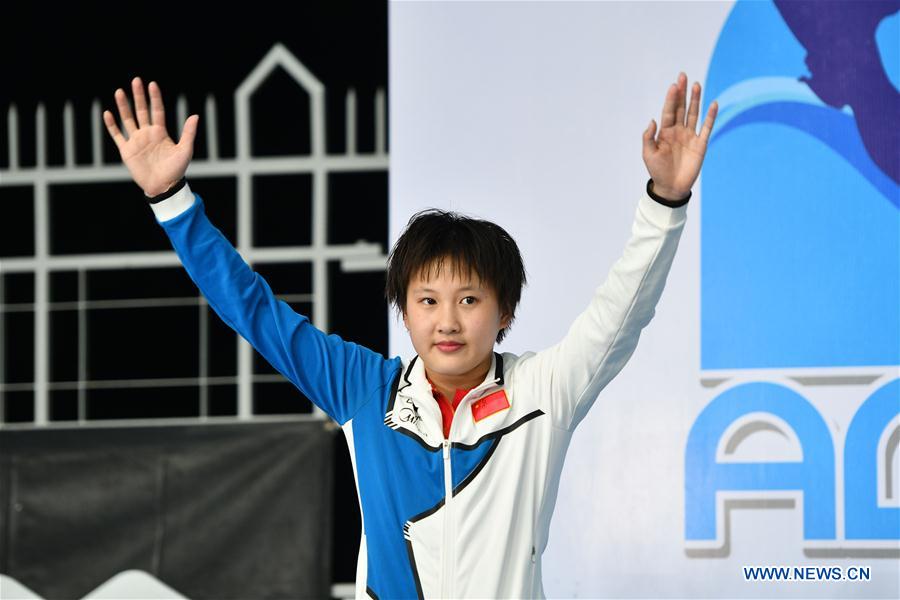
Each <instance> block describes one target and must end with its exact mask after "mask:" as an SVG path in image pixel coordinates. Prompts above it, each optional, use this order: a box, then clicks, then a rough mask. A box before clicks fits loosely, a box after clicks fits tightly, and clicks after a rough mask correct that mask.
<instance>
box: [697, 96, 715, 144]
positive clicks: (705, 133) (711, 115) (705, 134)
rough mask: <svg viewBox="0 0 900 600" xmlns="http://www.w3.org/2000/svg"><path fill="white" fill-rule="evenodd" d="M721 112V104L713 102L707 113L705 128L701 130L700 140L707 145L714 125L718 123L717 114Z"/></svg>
mask: <svg viewBox="0 0 900 600" xmlns="http://www.w3.org/2000/svg"><path fill="white" fill-rule="evenodd" d="M718 112H719V103H718V102H716V101H715V100H713V101H712V102H711V103H710V105H709V110H708V111H707V112H706V119H704V120H703V127H702V128H701V129H700V139H701V141H703V143H704V144H705V143H707V141H708V140H709V136H710V134H711V133H712V128H713V123H715V122H716V114H717V113H718Z"/></svg>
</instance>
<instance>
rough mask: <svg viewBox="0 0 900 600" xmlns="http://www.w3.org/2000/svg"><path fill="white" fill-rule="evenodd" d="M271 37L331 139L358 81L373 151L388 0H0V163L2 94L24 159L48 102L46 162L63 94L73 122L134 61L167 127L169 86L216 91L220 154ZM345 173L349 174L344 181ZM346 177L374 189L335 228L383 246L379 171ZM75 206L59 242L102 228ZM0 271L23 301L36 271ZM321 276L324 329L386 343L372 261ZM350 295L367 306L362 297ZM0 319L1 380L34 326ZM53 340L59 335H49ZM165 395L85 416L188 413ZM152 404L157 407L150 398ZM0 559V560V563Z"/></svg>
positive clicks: (9, 223)
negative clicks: (0, 9) (307, 75)
mask: <svg viewBox="0 0 900 600" xmlns="http://www.w3.org/2000/svg"><path fill="white" fill-rule="evenodd" d="M276 42H280V43H282V44H284V45H285V46H286V47H287V48H288V49H289V50H290V51H291V52H292V53H293V54H294V55H295V56H297V58H298V59H299V60H300V61H301V62H302V63H303V64H304V65H305V66H306V67H307V68H309V69H310V71H311V72H312V73H313V74H314V75H315V76H316V77H318V78H319V79H320V80H321V81H322V82H323V83H324V85H325V87H326V90H327V96H326V98H327V112H328V122H327V139H328V148H327V149H328V152H330V153H340V152H343V151H344V150H345V148H344V129H343V116H342V115H341V111H342V109H343V104H344V92H345V91H346V89H347V88H350V87H352V88H354V89H356V90H357V91H358V95H359V102H358V105H359V110H358V114H357V122H358V140H359V142H358V143H359V149H360V151H361V152H366V151H370V150H371V149H372V148H373V147H374V134H373V133H372V132H373V126H372V123H373V117H372V114H371V111H370V109H369V108H367V104H366V102H367V101H368V102H371V97H372V95H373V94H374V91H375V89H376V88H377V87H383V88H386V87H387V3H386V2H368V1H360V2H344V1H335V0H329V1H325V0H322V1H319V2H301V3H277V2H272V1H269V0H265V1H257V2H253V3H243V4H242V3H238V4H232V5H227V4H222V3H219V4H214V3H190V2H168V1H164V2H151V3H130V2H129V3H123V2H100V3H96V2H86V3H40V2H13V3H7V4H6V5H5V6H4V16H3V18H2V19H0V76H2V82H3V83H2V85H0V141H2V143H0V167H7V166H8V165H9V152H8V149H7V146H6V143H5V141H6V139H7V134H8V132H7V121H6V113H7V108H8V107H9V105H10V104H11V103H14V104H15V105H16V107H17V110H18V113H19V118H18V120H19V132H20V136H19V139H20V150H19V161H20V165H21V166H23V167H29V166H33V165H34V164H35V146H34V135H35V124H34V111H35V107H36V105H37V103H38V102H39V101H40V102H42V103H44V104H45V106H46V108H47V114H48V131H47V144H48V153H49V164H61V163H62V156H63V149H62V137H63V136H62V125H61V119H59V118H58V115H61V113H62V106H63V103H64V102H65V101H71V102H72V103H73V106H74V109H75V112H76V120H78V119H81V121H80V122H83V121H84V119H83V118H81V117H82V116H84V115H86V114H87V111H88V109H89V105H90V102H92V101H93V100H94V99H95V98H99V99H100V100H101V102H102V108H104V109H107V108H109V109H112V108H113V95H112V94H113V91H114V90H115V89H116V88H117V87H123V88H125V89H126V90H127V89H128V88H129V83H130V81H131V78H132V77H134V76H135V75H140V76H141V77H143V78H144V81H145V83H147V82H149V81H150V80H156V81H157V82H159V83H160V85H161V87H162V90H163V93H164V97H165V99H166V109H167V120H168V121H169V132H170V135H172V136H173V137H175V138H176V139H177V136H178V135H180V132H181V123H178V124H175V122H174V119H175V110H174V101H175V98H176V96H177V95H179V94H184V95H185V97H186V98H187V100H188V102H189V105H190V109H189V110H190V112H191V113H193V112H198V111H199V108H198V107H199V106H202V102H203V99H204V98H205V97H206V95H207V94H214V95H215V96H216V100H217V102H218V114H219V118H218V121H219V126H220V136H219V138H220V143H221V145H222V149H221V153H220V154H221V155H222V156H225V157H228V156H233V154H234V135H233V120H232V118H231V114H232V110H233V106H231V104H230V103H231V101H232V94H233V90H234V89H235V87H236V86H237V84H238V83H239V82H240V81H242V80H243V79H244V78H245V77H246V76H247V74H248V73H249V72H250V70H251V69H252V68H253V67H254V66H255V65H256V64H257V63H258V62H259V60H260V58H261V57H262V56H263V55H264V54H265V53H266V52H267V51H268V50H269V49H270V48H271V47H272V46H273V44H275V43H276ZM275 92H276V93H277V88H276V90H275ZM79 115H81V116H79ZM204 125H205V124H204V122H203V119H202V118H201V124H200V130H199V131H198V136H197V144H196V147H195V158H203V157H205V156H206V152H207V149H206V148H205V131H204ZM81 127H83V125H81ZM260 130H262V131H264V130H265V128H260ZM77 134H78V135H79V136H80V138H79V139H80V140H83V139H85V138H86V137H89V136H87V135H86V134H84V132H83V131H80V130H79V131H78V132H77ZM103 144H104V149H103V158H104V162H105V163H106V164H119V159H118V154H117V152H116V149H115V146H114V144H113V143H112V141H111V140H110V139H109V138H108V136H106V135H105V134H104V138H103ZM254 144H255V146H259V145H261V146H267V144H268V146H267V150H268V151H269V152H272V153H278V151H279V150H281V149H280V148H278V147H277V146H278V143H277V141H275V140H271V139H262V140H254ZM89 160H90V150H88V149H85V148H83V147H82V146H81V145H80V144H79V145H78V146H77V147H76V162H77V163H85V162H88V161H89ZM214 185H215V182H211V183H208V184H207V186H210V187H207V188H206V190H207V191H208V192H209V195H211V194H212V191H209V190H210V189H212V190H215V189H216V188H215V187H212V186H214ZM354 185H356V186H357V187H356V188H354V187H353V186H354ZM349 187H350V189H349V190H348V191H347V192H346V193H348V194H350V195H352V194H353V193H354V192H358V191H360V190H361V188H362V191H364V192H365V193H366V194H368V195H369V196H370V197H371V196H373V195H374V196H375V197H376V199H377V201H376V202H374V203H369V204H370V205H371V208H370V209H368V212H367V211H366V210H361V211H356V212H354V211H344V212H343V213H342V219H343V221H342V224H341V227H342V228H343V230H344V231H346V232H350V233H347V234H344V235H345V236H346V235H349V236H351V237H352V239H353V240H355V239H357V238H359V237H365V238H366V239H368V240H370V241H379V242H381V243H382V246H383V247H384V248H385V250H386V249H387V248H386V244H387V222H388V221H387V179H386V174H385V175H382V176H375V178H374V179H373V178H372V177H368V178H362V179H360V180H359V181H358V182H355V183H354V182H351V185H350V186H349ZM195 188H196V189H195V191H198V192H199V193H203V192H204V189H203V188H202V187H199V185H198V186H195ZM373 188H374V189H373ZM122 190H123V194H124V195H130V196H131V197H133V198H134V201H135V205H134V208H133V209H132V208H129V209H128V210H134V211H145V210H146V207H144V206H141V205H140V203H141V196H140V192H139V190H137V188H136V187H135V186H134V185H133V184H130V186H125V187H124V188H122ZM17 200H18V199H17V197H16V196H15V194H14V193H12V191H11V190H9V189H7V188H3V187H0V207H2V210H3V214H4V218H3V219H2V220H0V256H4V255H5V256H11V255H22V254H26V255H27V253H28V246H29V244H32V246H33V240H31V239H30V236H31V235H32V234H31V233H30V232H29V230H30V228H31V224H33V221H30V219H32V218H33V216H32V210H33V209H32V205H30V204H25V203H20V202H18V201H17ZM207 202H208V200H207ZM208 203H209V202H208ZM89 217H92V218H89ZM51 218H52V216H51ZM78 218H79V217H78V215H77V214H76V215H66V219H65V221H64V222H62V221H61V219H60V218H57V220H56V221H55V222H51V228H53V229H54V231H57V232H59V236H60V239H61V242H60V243H62V244H65V243H79V240H84V239H105V238H98V237H97V236H94V235H85V233H84V232H83V231H81V230H79V229H78V226H79V225H84V226H85V227H90V223H88V221H96V220H97V219H96V215H90V214H89V213H84V217H83V219H84V221H85V223H83V224H80V223H78V221H77V219H78ZM117 218H120V216H117ZM121 218H123V219H124V218H125V217H121ZM128 218H134V219H136V220H139V219H143V222H144V224H145V225H142V227H143V226H146V227H147V228H149V229H153V228H154V227H155V223H153V220H152V217H151V216H150V215H149V212H148V213H147V214H144V213H143V212H140V213H139V214H136V215H132V216H129V217H128ZM70 219H75V221H74V222H73V221H71V220H70ZM333 223H334V220H332V224H333ZM216 224H217V225H219V226H221V227H222V228H223V229H227V228H228V227H229V226H230V224H229V222H228V217H227V216H226V215H223V216H221V218H220V219H218V220H216ZM332 226H333V225H332ZM65 227H71V228H72V231H71V233H67V232H66V230H65ZM61 228H62V229H61ZM132 231H133V232H134V231H137V229H136V228H135V229H133V230H132ZM360 232H364V233H363V234H361V233H360ZM146 235H147V236H151V237H152V236H157V237H156V238H153V239H152V240H151V242H148V243H152V244H161V245H162V246H161V247H166V246H165V244H166V240H165V238H164V236H163V235H162V234H161V232H158V231H156V230H154V231H153V232H150V233H146ZM329 235H330V236H332V237H340V236H341V235H342V234H341V232H340V231H337V232H330V234H329ZM136 237H139V236H136ZM102 243H105V242H101V244H102ZM23 247H24V248H25V250H24V251H22V248H23ZM89 250H90V249H89ZM101 250H102V248H100V249H95V250H94V251H101ZM332 267H334V266H333V265H332ZM7 277H8V279H7V280H5V281H4V283H5V293H6V296H7V297H6V299H5V301H10V297H15V296H16V295H17V294H20V295H22V296H23V297H24V298H25V301H28V300H27V299H28V295H29V293H30V289H31V288H32V286H33V279H28V277H23V276H20V275H17V276H11V275H7ZM328 281H329V288H330V294H329V297H330V298H331V306H330V315H331V316H330V324H331V327H330V329H331V331H332V332H335V333H338V334H340V335H341V336H343V337H345V338H346V339H352V340H354V341H357V342H360V343H363V344H365V345H367V346H369V347H371V348H373V349H375V350H377V351H381V352H386V350H387V316H386V314H387V311H386V305H385V303H384V300H383V298H382V289H381V288H382V285H383V275H382V274H379V273H375V274H355V275H353V276H347V275H346V274H342V273H341V272H340V270H339V269H337V268H330V269H329V279H328ZM273 287H276V286H274V285H273ZM278 292H279V290H278V289H276V293H278ZM361 306H362V307H364V308H362V309H361V308H360V307H361ZM6 325H7V326H6V328H5V333H3V341H2V343H3V344H5V345H6V346H5V349H6V352H4V357H5V359H4V360H6V361H7V362H6V365H5V366H6V368H5V373H6V377H7V381H12V380H16V378H18V380H19V381H29V374H30V372H31V371H33V366H34V365H33V363H32V362H29V361H30V358H29V357H30V356H31V355H33V341H32V336H31V335H28V332H29V331H30V330H28V329H27V324H26V326H24V327H22V328H19V329H16V328H14V325H15V323H14V322H13V321H12V320H9V321H7V323H6ZM16 327H18V326H16ZM111 327H113V326H111ZM95 338H96V336H95ZM138 345H139V342H135V344H134V346H133V348H132V349H133V350H137V349H138ZM12 350H15V351H14V352H13V351H12ZM51 351H54V352H55V351H56V349H55V348H51ZM146 351H147V352H148V353H157V354H158V353H165V352H166V348H165V347H150V348H149V349H147V350H146ZM97 362H98V363H99V362H100V361H97ZM92 367H97V365H92ZM104 376H108V377H110V378H115V376H116V373H115V372H110V373H105V374H104ZM31 398H32V396H29V395H27V394H26V395H21V394H20V395H19V396H18V397H17V396H16V394H13V393H7V394H5V398H4V402H5V413H4V414H5V419H6V420H7V421H26V422H27V421H29V420H31V419H32V418H33V412H32V408H31V407H32V399H31ZM166 398H175V399H173V400H167V399H166ZM166 398H159V397H153V398H151V399H150V400H148V401H147V402H146V403H145V404H144V405H141V404H140V400H139V399H138V398H132V399H127V400H129V402H124V401H122V400H126V399H123V398H120V397H116V398H114V399H113V401H110V402H108V403H106V404H104V403H99V402H98V403H96V404H95V406H96V408H95V409H94V412H93V413H92V414H91V418H98V419H102V418H104V417H116V418H122V417H127V416H130V415H128V414H120V413H115V411H116V410H118V411H122V410H124V409H123V407H126V406H143V407H144V408H141V409H140V410H138V411H137V412H136V414H134V415H133V416H165V414H158V412H155V411H159V410H164V411H169V412H175V413H176V414H180V415H181V416H185V415H183V414H182V413H179V412H178V411H179V406H181V405H180V404H179V402H181V401H180V400H178V399H177V398H176V397H175V396H171V395H168V396H166ZM166 402H169V404H168V405H167V404H166ZM160 406H162V407H163V408H162V409H160V408H159V407H160ZM141 410H143V411H144V412H140V411H141ZM273 412H280V411H279V410H274V411H273ZM166 414H168V413H166ZM187 414H188V415H189V414H190V413H187ZM3 435H4V436H6V434H3ZM331 440H332V441H331V443H332V444H334V448H335V461H334V467H333V468H334V481H335V490H334V503H333V508H334V511H335V512H336V513H338V514H341V515H344V517H343V518H341V519H338V520H337V522H336V527H335V531H334V543H333V544H332V548H333V553H334V554H333V560H332V561H331V562H332V564H333V573H332V577H331V580H332V581H352V580H353V578H354V572H355V563H356V550H357V546H358V541H359V531H360V522H359V511H358V504H357V500H356V493H355V490H354V487H353V480H352V473H351V470H350V462H349V456H348V453H347V449H346V444H345V442H344V440H343V439H342V436H339V435H338V436H331ZM3 566H4V565H0V570H2V567H3Z"/></svg>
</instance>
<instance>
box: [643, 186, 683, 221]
mask: <svg viewBox="0 0 900 600" xmlns="http://www.w3.org/2000/svg"><path fill="white" fill-rule="evenodd" d="M689 205H690V202H688V203H687V204H684V205H682V206H679V207H678V208H671V207H669V206H666V205H665V204H660V203H659V202H657V201H656V200H654V199H653V198H651V197H650V196H649V195H648V194H647V192H646V190H645V191H644V194H643V196H641V200H640V202H638V210H639V211H641V214H643V215H644V217H645V218H646V219H647V220H648V221H650V222H651V223H653V224H654V225H656V226H657V227H661V228H663V229H672V228H673V227H678V226H679V225H681V224H682V223H684V221H685V219H686V218H687V208H688V206H689Z"/></svg>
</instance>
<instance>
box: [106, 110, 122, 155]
mask: <svg viewBox="0 0 900 600" xmlns="http://www.w3.org/2000/svg"><path fill="white" fill-rule="evenodd" d="M103 123H104V124H106V130H107V131H108V132H109V135H111V136H112V139H113V141H114V142H115V143H116V148H118V149H119V151H121V150H122V144H124V143H125V141H126V140H125V136H123V135H122V132H121V131H119V127H118V126H117V125H116V118H115V117H114V116H113V114H112V113H111V112H110V111H108V110H104V111H103Z"/></svg>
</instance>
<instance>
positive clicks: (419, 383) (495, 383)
mask: <svg viewBox="0 0 900 600" xmlns="http://www.w3.org/2000/svg"><path fill="white" fill-rule="evenodd" d="M500 386H503V355H502V354H499V353H497V352H494V353H493V356H492V357H491V367H490V368H489V369H488V372H487V375H486V376H485V378H484V381H482V382H481V383H480V384H478V385H477V386H475V387H474V388H472V390H470V391H469V394H471V395H473V396H477V395H480V394H481V393H482V392H484V391H486V390H488V389H491V388H494V387H500ZM397 393H398V394H399V395H401V396H407V397H410V398H414V397H416V396H419V397H422V396H426V397H429V398H431V397H433V396H432V392H431V384H430V383H429V382H428V378H427V377H426V376H425V362H424V361H423V360H422V359H421V357H420V356H419V355H418V354H417V355H416V356H414V357H413V359H412V360H411V361H410V363H409V365H408V366H407V367H406V369H405V370H404V372H403V375H402V377H401V379H400V385H399V387H398V388H397Z"/></svg>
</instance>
